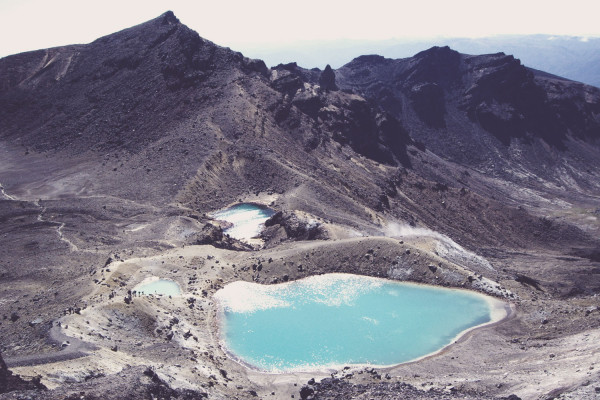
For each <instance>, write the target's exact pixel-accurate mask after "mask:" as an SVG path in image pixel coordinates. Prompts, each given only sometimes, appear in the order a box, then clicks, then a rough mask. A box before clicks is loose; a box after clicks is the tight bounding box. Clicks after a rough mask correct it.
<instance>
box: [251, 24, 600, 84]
mask: <svg viewBox="0 0 600 400" xmlns="http://www.w3.org/2000/svg"><path fill="white" fill-rule="evenodd" d="M433 46H449V47H450V48H452V49H454V50H457V51H459V52H461V53H465V54H489V53H498V52H504V53H506V54H510V55H513V56H514V57H515V58H518V59H520V60H521V62H522V63H523V64H524V65H526V66H528V67H532V68H536V69H540V70H543V71H547V72H550V73H552V74H554V75H559V76H562V77H565V78H568V79H572V80H575V81H578V82H583V83H587V84H589V85H593V86H596V87H600V69H599V68H598V67H597V66H598V65H600V38H598V37H589V38H584V37H574V36H550V35H499V36H492V37H483V38H473V39H471V38H435V39H390V40H381V41H366V40H365V41H361V40H336V41H329V42H327V41H324V42H305V43H302V42H300V43H296V44H294V46H277V45H270V46H267V45H265V46H263V47H257V46H254V47H253V46H251V45H245V47H244V53H245V54H246V55H250V56H252V57H256V58H260V59H263V60H265V62H266V63H267V65H276V64H279V63H286V62H292V61H295V62H297V63H298V65H301V66H303V67H309V68H310V67H319V68H324V67H325V65H326V64H331V66H332V67H334V68H338V67H341V66H342V65H344V64H346V63H347V62H349V61H350V60H352V59H353V58H355V57H358V56H360V55H363V54H379V55H382V56H384V57H387V58H405V57H410V56H412V55H413V54H416V53H418V52H419V51H421V50H423V49H427V48H430V47H433Z"/></svg>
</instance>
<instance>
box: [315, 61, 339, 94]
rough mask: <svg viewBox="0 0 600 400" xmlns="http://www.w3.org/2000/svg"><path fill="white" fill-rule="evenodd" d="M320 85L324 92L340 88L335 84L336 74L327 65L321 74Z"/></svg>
mask: <svg viewBox="0 0 600 400" xmlns="http://www.w3.org/2000/svg"><path fill="white" fill-rule="evenodd" d="M319 85H320V86H321V89H324V90H338V87H337V85H336V84H335V72H333V69H331V66H330V65H329V64H327V66H326V67H325V69H324V70H323V72H321V76H320V77H319Z"/></svg>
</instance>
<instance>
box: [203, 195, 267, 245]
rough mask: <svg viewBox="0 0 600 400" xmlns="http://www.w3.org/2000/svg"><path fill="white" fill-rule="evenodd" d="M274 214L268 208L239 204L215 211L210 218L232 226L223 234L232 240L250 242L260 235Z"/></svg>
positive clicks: (251, 204)
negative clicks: (266, 222)
mask: <svg viewBox="0 0 600 400" xmlns="http://www.w3.org/2000/svg"><path fill="white" fill-rule="evenodd" d="M274 213H275V212H274V211H273V210H271V209H270V208H268V207H264V206H260V205H257V204H253V203H240V204H236V205H234V206H231V207H228V208H225V209H223V210H220V211H216V212H214V213H213V214H212V217H213V218H215V219H218V220H222V221H226V222H229V223H231V224H232V226H231V227H229V228H227V229H225V233H226V234H228V235H229V236H231V237H232V238H234V239H238V240H250V239H252V238H254V237H256V236H258V234H259V233H260V231H261V230H262V229H263V228H264V223H265V221H266V220H268V219H269V218H270V217H271V216H272V215H273V214H274Z"/></svg>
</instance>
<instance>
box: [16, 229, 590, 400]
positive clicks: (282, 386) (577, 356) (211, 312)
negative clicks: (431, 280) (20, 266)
mask: <svg viewBox="0 0 600 400" xmlns="http://www.w3.org/2000/svg"><path fill="white" fill-rule="evenodd" d="M132 229H136V228H135V227H134V228H132ZM348 236H352V235H351V234H348ZM370 242H373V239H372V238H352V239H343V240H337V241H325V242H299V243H295V244H288V245H284V246H280V247H277V248H275V249H271V250H262V251H258V252H233V251H228V250H222V249H216V248H214V247H212V246H185V247H183V248H177V249H173V250H169V251H166V252H164V253H162V254H160V255H158V256H153V257H146V258H131V259H128V260H123V261H120V260H117V261H114V262H113V263H112V264H110V265H108V267H107V269H105V270H103V271H99V272H98V274H97V275H96V276H95V277H94V278H96V279H99V282H100V284H98V285H97V287H96V290H95V291H94V292H93V293H91V294H90V295H89V296H88V298H87V299H85V300H86V301H87V303H88V307H87V308H86V309H85V310H83V311H82V313H81V315H77V314H71V315H66V316H64V317H63V318H61V320H60V323H61V325H62V331H63V332H64V333H65V334H67V335H69V336H71V337H76V338H80V339H81V340H83V341H86V342H90V343H93V344H95V345H97V346H98V349H97V350H94V351H91V352H90V353H89V355H88V356H86V357H81V358H78V359H75V360H69V361H64V362H55V363H47V364H42V365H34V366H24V367H16V368H13V370H14V372H16V373H18V374H22V375H24V376H35V375H41V376H42V382H43V383H44V384H45V385H47V386H48V387H49V388H53V387H57V386H59V385H60V384H61V383H63V382H76V381H82V380H83V379H85V377H86V376H88V375H90V374H98V373H103V374H105V375H109V374H114V373H118V372H119V371H121V370H122V369H123V368H125V367H127V366H135V365H154V366H155V369H156V372H157V373H158V374H159V376H160V377H162V378H164V379H165V380H166V381H167V382H169V383H170V384H171V385H172V386H173V387H176V388H194V389H197V388H199V387H202V388H203V389H204V390H206V391H208V392H209V393H210V392H211V390H213V389H212V387H214V388H219V393H223V392H228V391H232V393H235V392H236V391H243V390H247V389H253V390H256V391H257V393H258V394H259V396H260V397H270V396H276V397H275V398H290V396H291V395H292V394H296V395H297V393H298V390H299V387H301V386H302V385H303V384H305V383H306V381H308V380H309V379H310V378H315V379H317V380H319V379H320V378H324V377H329V376H331V374H332V373H333V374H337V375H336V376H343V375H346V374H347V373H349V372H353V373H354V375H353V377H352V378H351V379H352V382H356V383H358V382H364V383H367V382H371V381H372V377H371V375H370V374H366V373H363V370H364V368H363V367H354V368H351V369H350V370H348V371H309V372H295V373H282V374H269V373H264V372H260V371H256V370H253V369H250V368H247V367H245V366H243V365H241V364H239V363H237V362H235V361H233V360H232V359H231V358H229V357H228V356H227V355H226V354H225V353H224V351H223V349H222V348H221V346H220V345H219V339H218V338H219V332H218V319H217V307H216V305H215V303H214V301H213V299H212V294H214V292H216V290H218V289H219V288H221V287H223V286H224V285H225V284H226V283H228V282H232V281H235V280H240V279H242V280H247V281H251V280H259V281H263V280H264V281H269V279H270V278H269V277H271V276H274V277H279V276H280V275H281V272H282V271H281V270H280V269H283V268H284V266H285V268H288V269H289V264H287V262H288V261H284V260H294V259H300V258H302V257H308V254H309V253H310V254H318V253H319V252H322V253H323V254H325V255H328V253H327V252H336V251H337V249H338V248H341V249H343V248H344V247H343V246H344V245H347V246H351V247H352V248H355V247H360V245H369V243H370ZM373 243H375V245H377V246H378V247H382V246H383V247H382V250H380V251H382V252H383V251H384V249H385V247H384V246H385V245H386V244H387V245H389V246H391V247H394V246H395V247H397V248H398V249H397V250H399V251H404V249H411V250H412V252H413V253H412V254H413V255H414V254H419V257H421V258H423V259H422V260H421V261H419V264H420V266H421V267H423V265H425V267H426V266H427V265H429V264H430V263H432V262H435V263H438V262H441V261H444V259H443V258H442V257H440V256H439V255H436V254H435V253H434V252H432V250H433V251H434V249H435V248H436V243H435V241H432V239H431V238H428V237H423V236H418V237H413V238H410V237H407V238H406V239H405V240H404V241H403V242H399V241H398V240H397V239H386V238H376V239H375V242H373ZM382 244H383V245H382ZM342 251H343V250H342ZM305 253H306V255H304V256H303V254H305ZM259 259H260V260H262V265H263V270H262V272H261V273H260V274H258V276H257V273H256V272H254V271H253V269H252V264H255V263H256V262H257V260H259ZM269 259H271V260H272V263H269V262H268V261H267V260H269ZM315 262H316V263H317V264H318V262H317V261H315ZM282 263H283V264H282ZM414 263H415V264H414V265H411V266H410V267H411V268H408V269H407V268H405V269H404V270H402V269H401V268H400V267H402V264H401V265H400V267H398V268H400V269H393V268H391V269H390V270H389V271H387V273H388V274H390V275H393V274H397V276H396V278H400V277H401V275H402V274H407V273H408V274H409V275H410V272H408V270H409V269H411V270H412V269H415V270H416V269H418V268H417V266H416V263H417V261H414ZM291 264H294V263H293V262H292V263H291ZM421 264H423V265H421ZM295 265H298V264H295ZM295 265H294V268H292V269H289V271H293V270H294V269H295ZM311 265H312V264H311ZM440 265H441V264H440ZM481 268H485V267H484V266H482V267H481ZM440 270H442V271H443V272H445V274H438V276H436V279H442V280H444V279H445V278H444V277H447V282H449V283H450V284H451V285H452V286H456V283H457V282H460V281H464V280H465V278H466V276H467V275H469V274H470V271H469V270H467V269H466V268H464V267H461V266H458V265H456V264H453V263H448V262H447V261H446V263H445V264H444V267H443V268H441V267H440ZM286 271H288V270H286ZM419 271H420V270H419ZM413 273H414V272H413ZM261 274H262V275H261ZM152 276H154V277H160V278H167V279H172V280H174V281H175V282H177V283H178V284H179V285H180V287H181V289H182V291H183V294H182V295H181V296H174V297H172V298H169V297H164V296H162V297H161V296H153V297H135V298H134V299H133V303H132V304H130V305H128V304H126V303H125V301H124V298H125V296H127V292H128V290H132V289H133V288H134V287H135V286H136V285H138V284H139V283H140V282H142V281H143V280H144V279H147V278H148V277H152ZM407 276H408V275H407ZM290 277H291V278H293V277H294V276H293V274H290ZM453 279H454V280H455V282H453ZM476 282H479V283H480V285H481V288H482V289H485V290H487V291H488V292H491V293H496V294H498V293H502V294H504V295H505V296H508V294H509V293H510V291H509V290H507V289H506V288H503V287H502V286H501V285H499V284H497V283H495V282H493V281H491V280H487V281H486V280H480V281H476ZM440 283H442V282H440ZM453 283H454V284H453ZM203 291H204V295H203ZM111 294H114V296H111ZM511 301H512V302H513V306H512V308H513V310H514V311H513V315H512V316H511V317H510V318H508V320H507V321H506V322H501V323H499V324H495V325H491V326H488V327H483V328H479V329H476V330H473V331H471V332H469V333H467V334H466V335H465V336H463V337H462V338H461V339H460V340H458V341H457V342H456V343H455V344H453V345H451V346H449V347H447V348H446V349H444V350H443V351H442V352H440V353H438V354H436V355H433V356H430V357H426V358H424V359H422V360H419V361H417V362H412V363H407V364H402V365H399V366H395V367H390V368H383V369H382V370H381V371H380V373H381V374H382V375H385V374H386V373H387V374H389V375H390V381H394V380H398V381H402V382H408V383H411V384H413V385H415V386H417V387H419V388H422V389H423V390H428V389H429V388H431V387H435V388H442V389H444V388H445V389H447V390H450V389H451V388H459V389H471V388H473V389H477V390H484V391H487V392H489V393H490V394H492V393H494V394H495V393H499V394H500V393H504V394H511V393H514V394H517V395H519V396H520V397H522V398H523V399H540V398H543V396H544V395H545V394H547V393H549V392H551V391H552V390H555V389H556V388H560V387H563V388H570V387H576V386H581V385H584V384H585V383H586V382H595V383H592V384H591V385H592V386H591V389H593V386H594V385H596V386H597V385H598V382H600V380H599V376H598V373H599V371H600V370H598V369H597V368H599V367H598V366H597V365H596V363H598V360H600V354H599V352H600V345H599V343H600V330H598V329H596V330H590V331H585V332H580V333H577V334H573V335H567V336H564V337H561V338H558V339H552V340H540V339H531V340H527V338H522V339H521V340H519V341H516V342H513V341H512V340H511V334H510V332H511V329H512V328H511V326H513V325H515V326H516V324H518V322H519V320H520V319H521V318H522V315H521V309H520V307H519V306H518V305H517V303H518V302H519V301H514V298H513V300H511ZM191 302H193V303H191ZM190 304H191V305H192V307H191V308H190ZM174 317H176V318H177V321H176V322H173V318H174ZM157 329H160V331H158V330H157ZM170 333H172V337H171V339H170V340H169V339H168V338H167V335H168V334H170ZM524 343H525V344H524ZM114 346H116V349H115V348H114ZM111 348H113V349H115V350H116V351H113V350H111ZM521 348H522V349H521ZM220 370H224V371H226V374H227V377H225V376H224V375H223V374H222V373H221V372H220ZM229 379H233V381H230V380H229ZM209 382H210V385H213V386H212V387H211V386H210V385H209V384H207V383H209ZM232 382H234V383H235V384H234V383H232ZM226 385H227V386H226ZM295 385H296V386H295ZM482 388H483V389H482ZM271 393H275V395H272V394H271Z"/></svg>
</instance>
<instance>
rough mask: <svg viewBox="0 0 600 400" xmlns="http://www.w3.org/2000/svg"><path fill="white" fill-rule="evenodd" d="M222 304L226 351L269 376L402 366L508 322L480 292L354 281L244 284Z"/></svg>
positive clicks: (222, 294) (225, 292)
mask: <svg viewBox="0 0 600 400" xmlns="http://www.w3.org/2000/svg"><path fill="white" fill-rule="evenodd" d="M215 298H216V300H217V303H218V305H219V309H220V313H221V321H220V322H221V327H220V329H221V330H220V335H221V342H222V345H223V346H224V347H225V348H226V350H227V351H228V352H229V353H230V354H231V355H232V356H233V357H235V358H237V359H238V360H240V361H241V362H243V363H245V364H247V365H250V366H252V367H254V368H257V369H260V370H264V371H269V372H282V371H292V370H311V369H324V368H337V367H340V366H344V365H353V364H354V365H363V364H368V365H378V366H383V365H393V364H399V363H402V362H407V361H411V360H415V359H418V358H421V357H423V356H426V355H428V354H431V353H435V352H437V351H439V350H440V349H442V348H443V347H445V346H447V345H448V344H450V343H452V342H453V341H454V340H456V338H457V337H458V336H459V335H460V334H461V333H462V332H465V331H466V330H469V329H470V328H473V327H476V326H479V325H482V324H487V323H490V322H495V321H497V320H500V319H502V318H503V317H504V316H505V315H506V311H505V309H504V303H503V302H501V301H499V300H495V299H493V298H491V297H488V296H484V295H481V294H479V293H475V292H469V291H465V290H457V289H446V288H439V287H433V286H425V285H417V284H410V283H402V282H395V281H388V280H384V279H378V278H370V277H364V276H358V275H349V274H326V275H320V276H314V277H309V278H306V279H302V280H299V281H295V282H289V283H283V284H277V285H259V284H254V283H250V282H242V281H238V282H234V283H231V284H229V285H227V286H225V287H224V288H223V289H221V290H219V291H218V292H217V293H216V294H215Z"/></svg>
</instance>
